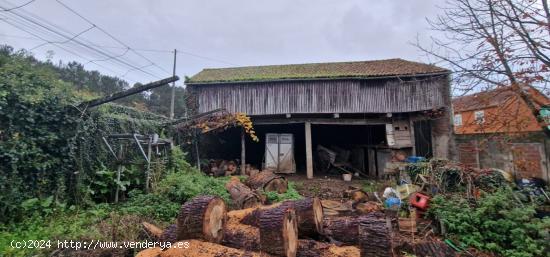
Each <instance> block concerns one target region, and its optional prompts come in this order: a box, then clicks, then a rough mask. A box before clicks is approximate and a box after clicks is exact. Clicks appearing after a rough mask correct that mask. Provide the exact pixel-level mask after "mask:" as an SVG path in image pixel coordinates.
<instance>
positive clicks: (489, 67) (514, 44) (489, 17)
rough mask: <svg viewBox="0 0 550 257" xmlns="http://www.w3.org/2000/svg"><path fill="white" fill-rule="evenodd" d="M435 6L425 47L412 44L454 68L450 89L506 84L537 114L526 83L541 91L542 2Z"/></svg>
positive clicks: (467, 1)
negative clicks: (435, 14) (438, 9)
mask: <svg viewBox="0 0 550 257" xmlns="http://www.w3.org/2000/svg"><path fill="white" fill-rule="evenodd" d="M441 9H442V11H443V13H442V14H441V15H439V16H438V17H437V18H436V19H434V20H428V22H429V24H430V27H431V28H432V29H433V30H435V31H437V32H439V33H438V34H439V36H435V37H432V42H433V44H432V46H431V47H427V46H424V45H422V44H420V43H417V44H416V45H417V47H418V48H419V49H420V50H421V51H423V52H425V53H427V54H428V55H429V56H432V57H435V58H437V59H438V60H440V61H443V62H444V63H446V64H447V65H448V66H449V67H451V68H452V69H453V70H454V71H455V77H454V79H455V83H454V84H455V88H454V89H455V91H461V92H463V93H468V92H470V91H480V90H483V89H492V88H496V87H503V86H510V87H511V88H512V90H513V91H514V92H515V93H517V94H518V95H519V96H520V97H521V98H522V99H523V100H524V101H525V102H526V103H527V105H528V106H529V107H530V109H531V110H532V111H533V113H534V114H535V115H538V110H537V108H536V103H535V102H534V100H533V99H532V97H530V95H529V94H528V93H527V91H526V86H533V87H536V88H538V89H541V90H544V91H545V90H547V84H548V75H549V72H550V69H549V67H550V51H549V50H550V10H549V7H548V3H547V0H452V1H448V2H446V4H445V6H443V7H441ZM541 125H542V123H541Z"/></svg>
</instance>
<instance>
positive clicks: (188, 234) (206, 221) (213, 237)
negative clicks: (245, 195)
mask: <svg viewBox="0 0 550 257" xmlns="http://www.w3.org/2000/svg"><path fill="white" fill-rule="evenodd" d="M226 214H227V213H226V206H225V203H224V202H223V200H222V199H221V198H219V197H216V196H198V197H195V198H193V199H191V200H189V201H188V202H186V203H185V204H183V206H182V207H181V209H180V213H179V215H178V219H177V229H176V231H177V240H184V239H204V240H206V241H209V242H216V243H217V242H220V241H221V239H222V237H223V231H222V230H223V226H224V223H225V221H226Z"/></svg>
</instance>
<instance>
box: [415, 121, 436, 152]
mask: <svg viewBox="0 0 550 257" xmlns="http://www.w3.org/2000/svg"><path fill="white" fill-rule="evenodd" d="M413 126H414V146H415V149H416V156H422V157H426V158H432V157H433V149H432V124H431V122H430V121H429V120H418V121H415V122H414V123H413Z"/></svg>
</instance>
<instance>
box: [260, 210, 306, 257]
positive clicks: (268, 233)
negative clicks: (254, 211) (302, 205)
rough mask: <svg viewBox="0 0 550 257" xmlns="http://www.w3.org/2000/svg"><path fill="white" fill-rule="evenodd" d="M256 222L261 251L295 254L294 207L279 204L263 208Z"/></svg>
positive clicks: (291, 256)
mask: <svg viewBox="0 0 550 257" xmlns="http://www.w3.org/2000/svg"><path fill="white" fill-rule="evenodd" d="M258 223H259V227H260V245H261V249H262V251H265V252H267V253H270V254H273V255H278V256H286V257H295V256H296V251H297V248H298V223H297V219H296V213H295V211H294V209H291V208H287V207H286V206H280V207H277V208H271V209H266V210H263V211H262V212H260V216H259V220H258Z"/></svg>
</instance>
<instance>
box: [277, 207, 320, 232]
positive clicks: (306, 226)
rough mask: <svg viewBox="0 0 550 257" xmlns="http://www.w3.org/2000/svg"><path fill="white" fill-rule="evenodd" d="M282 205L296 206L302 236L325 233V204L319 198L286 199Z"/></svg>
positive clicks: (299, 230)
mask: <svg viewBox="0 0 550 257" xmlns="http://www.w3.org/2000/svg"><path fill="white" fill-rule="evenodd" d="M282 205H283V206H289V207H290V208H294V210H295V211H296V217H297V219H298V233H299V236H300V237H311V236H316V235H319V234H323V206H322V205H321V201H320V200H319V198H316V197H314V198H305V199H301V200H295V201H285V202H283V203H282Z"/></svg>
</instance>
